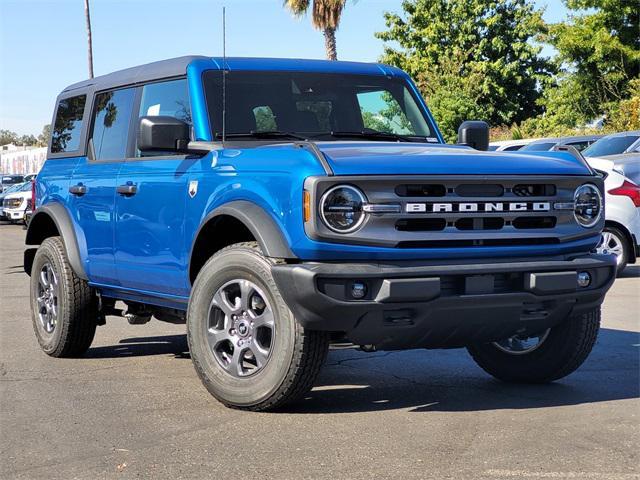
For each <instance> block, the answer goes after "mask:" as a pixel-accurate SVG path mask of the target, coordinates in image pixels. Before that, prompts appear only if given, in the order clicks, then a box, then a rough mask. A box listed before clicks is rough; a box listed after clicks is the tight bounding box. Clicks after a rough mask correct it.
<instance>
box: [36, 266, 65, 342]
mask: <svg viewBox="0 0 640 480" xmlns="http://www.w3.org/2000/svg"><path fill="white" fill-rule="evenodd" d="M58 294H59V289H58V277H57V276H56V274H55V272H54V270H53V267H52V266H51V264H50V263H48V262H47V263H45V264H44V265H43V266H42V269H41V270H40V274H39V275H38V291H37V297H36V302H37V305H38V320H39V321H40V325H41V326H42V328H43V329H44V331H45V332H47V333H49V334H51V333H53V331H54V330H55V329H56V324H57V323H58Z"/></svg>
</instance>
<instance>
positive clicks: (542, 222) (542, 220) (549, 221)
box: [512, 217, 557, 230]
mask: <svg viewBox="0 0 640 480" xmlns="http://www.w3.org/2000/svg"><path fill="white" fill-rule="evenodd" d="M556 221H557V218H556V217H518V218H516V219H515V220H514V221H513V222H512V225H513V228H517V229H518V230H526V229H531V228H553V227H555V226H556Z"/></svg>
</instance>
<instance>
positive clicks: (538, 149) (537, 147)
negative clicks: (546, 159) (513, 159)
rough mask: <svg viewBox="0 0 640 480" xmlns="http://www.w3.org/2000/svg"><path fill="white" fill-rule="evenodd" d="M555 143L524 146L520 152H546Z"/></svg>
mask: <svg viewBox="0 0 640 480" xmlns="http://www.w3.org/2000/svg"><path fill="white" fill-rule="evenodd" d="M555 144H556V142H544V143H530V144H529V145H525V146H524V147H522V148H521V149H520V150H522V151H523V152H524V151H529V152H546V151H548V150H551V149H552V148H553V146H554V145H555Z"/></svg>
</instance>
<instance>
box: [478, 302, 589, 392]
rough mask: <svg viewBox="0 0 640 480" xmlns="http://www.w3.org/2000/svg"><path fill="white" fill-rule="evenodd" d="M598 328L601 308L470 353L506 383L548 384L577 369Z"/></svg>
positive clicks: (481, 347) (481, 364)
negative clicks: (536, 331) (525, 335)
mask: <svg viewBox="0 0 640 480" xmlns="http://www.w3.org/2000/svg"><path fill="white" fill-rule="evenodd" d="M599 328H600V307H598V308H595V309H593V310H591V311H589V312H587V313H585V314H582V315H576V316H572V317H570V318H568V319H567V320H565V321H564V322H563V323H561V324H559V325H557V326H555V327H553V328H550V329H547V330H545V331H542V332H539V333H538V334H536V335H530V336H527V337H522V336H518V335H515V336H513V337H510V338H508V339H505V340H502V341H499V342H493V343H486V344H481V345H474V346H472V347H469V348H468V350H469V353H470V354H471V356H472V357H473V359H474V360H475V361H476V363H477V364H478V365H479V366H480V367H481V368H482V369H483V370H484V371H486V372H487V373H489V374H490V375H492V376H494V377H496V378H498V379H500V380H503V381H505V382H518V383H547V382H552V381H554V380H558V379H560V378H563V377H565V376H567V375H569V374H570V373H572V372H573V371H574V370H576V369H577V368H578V367H579V366H580V365H582V363H583V362H584V361H585V360H586V358H587V356H588V355H589V353H590V352H591V350H592V349H593V345H594V344H595V342H596V338H597V336H598V330H599Z"/></svg>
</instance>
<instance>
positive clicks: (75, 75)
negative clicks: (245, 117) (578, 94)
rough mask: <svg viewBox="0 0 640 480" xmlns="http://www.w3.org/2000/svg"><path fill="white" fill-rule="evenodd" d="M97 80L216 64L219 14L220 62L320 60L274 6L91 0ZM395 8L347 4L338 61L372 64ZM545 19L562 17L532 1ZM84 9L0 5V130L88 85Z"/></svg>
mask: <svg viewBox="0 0 640 480" xmlns="http://www.w3.org/2000/svg"><path fill="white" fill-rule="evenodd" d="M90 1H91V20H92V27H93V28H92V30H93V49H94V50H93V52H94V70H95V74H96V75H101V74H105V73H109V72H111V71H114V70H119V69H121V68H126V67H130V66H134V65H138V64H143V63H148V62H151V61H154V60H160V59H163V58H171V57H176V56H180V55H189V54H201V55H221V54H222V42H221V36H222V35H221V26H220V25H221V17H222V14H221V11H222V5H223V4H225V5H226V7H227V54H228V55H230V56H264V57H269V56H270V57H294V58H324V41H323V37H322V34H321V33H320V32H317V31H315V30H313V29H312V28H311V24H310V20H309V19H308V18H302V19H294V18H292V16H291V15H290V14H289V12H287V11H286V10H284V9H283V8H282V0H226V1H224V2H223V1H221V0H179V1H176V0H127V1H123V0H90ZM400 4H401V0H358V1H357V2H355V3H351V2H350V3H349V4H348V6H347V8H346V9H345V12H344V14H343V18H342V24H341V28H340V30H339V32H338V55H339V57H340V59H342V60H357V61H375V60H377V59H378V57H379V56H380V55H381V53H382V49H383V47H382V42H380V41H379V40H377V39H375V38H374V36H373V34H374V32H377V31H380V30H383V29H384V19H383V12H385V11H396V12H398V11H400V10H401V9H400ZM536 4H537V5H538V6H540V7H546V14H545V18H546V19H547V20H548V21H558V20H560V19H562V18H563V17H564V16H565V15H566V11H565V9H564V7H563V5H562V4H561V2H560V1H558V0H536ZM87 76H88V74H87V50H86V30H85V24H84V9H83V0H0V129H9V130H13V131H16V132H18V133H19V134H25V133H33V134H36V135H37V134H38V133H40V131H41V130H42V126H43V125H44V124H45V123H49V122H50V120H51V113H52V109H53V103H54V100H55V97H56V96H57V94H58V93H59V92H60V90H62V89H63V88H64V87H65V86H67V85H69V84H71V83H74V82H77V81H79V80H82V79H85V78H87Z"/></svg>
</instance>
